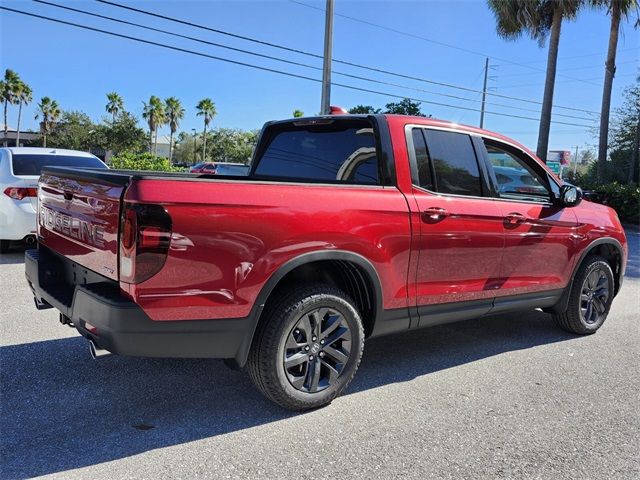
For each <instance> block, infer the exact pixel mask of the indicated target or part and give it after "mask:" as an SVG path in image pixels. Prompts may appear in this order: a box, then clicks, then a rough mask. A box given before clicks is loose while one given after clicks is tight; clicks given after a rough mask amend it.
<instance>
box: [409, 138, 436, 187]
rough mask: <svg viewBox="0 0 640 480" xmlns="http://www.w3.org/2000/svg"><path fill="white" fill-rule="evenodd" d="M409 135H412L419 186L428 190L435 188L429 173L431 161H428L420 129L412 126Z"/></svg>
mask: <svg viewBox="0 0 640 480" xmlns="http://www.w3.org/2000/svg"><path fill="white" fill-rule="evenodd" d="M411 136H412V137H413V149H414V151H415V154H416V164H417V165H416V166H417V168H418V180H419V183H420V186H421V187H423V188H426V189H428V190H435V187H434V185H433V177H432V175H431V163H430V162H429V154H428V153H427V145H426V144H425V143H424V137H423V135H422V129H420V128H414V129H413V130H412V131H411Z"/></svg>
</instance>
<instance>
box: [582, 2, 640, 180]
mask: <svg viewBox="0 0 640 480" xmlns="http://www.w3.org/2000/svg"><path fill="white" fill-rule="evenodd" d="M590 3H591V5H592V6H594V7H596V8H606V9H607V13H608V14H609V15H611V28H610V29H609V48H608V50H607V61H606V63H605V64H604V86H603V87H602V106H601V108H600V138H599V140H598V165H597V178H598V180H602V176H603V174H604V166H605V162H606V161H607V150H608V147H609V145H608V140H609V113H610V111H611V90H612V89H613V77H614V76H615V73H616V51H617V49H618V35H619V33H620V20H621V19H622V18H626V17H627V16H628V15H629V12H631V10H633V9H637V8H638V0H590Z"/></svg>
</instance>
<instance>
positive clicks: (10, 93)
mask: <svg viewBox="0 0 640 480" xmlns="http://www.w3.org/2000/svg"><path fill="white" fill-rule="evenodd" d="M19 83H20V77H19V76H18V74H17V73H16V72H14V71H13V70H10V69H8V68H7V69H6V70H5V71H4V79H3V80H0V99H2V101H3V102H4V141H3V146H5V147H6V146H7V145H8V138H7V136H8V134H9V125H7V109H8V107H9V104H10V103H13V104H15V103H16V102H17V100H16V89H17V88H18V85H19Z"/></svg>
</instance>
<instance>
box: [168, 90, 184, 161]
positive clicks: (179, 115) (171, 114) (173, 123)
mask: <svg viewBox="0 0 640 480" xmlns="http://www.w3.org/2000/svg"><path fill="white" fill-rule="evenodd" d="M164 103H165V110H166V113H167V122H168V123H169V128H170V129H171V134H170V136H169V163H172V161H173V135H174V134H175V133H176V131H177V130H178V127H179V126H180V120H182V119H183V118H184V108H182V103H180V100H178V99H177V98H176V97H169V98H167V99H166V100H165V101H164Z"/></svg>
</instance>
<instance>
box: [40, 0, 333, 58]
mask: <svg viewBox="0 0 640 480" xmlns="http://www.w3.org/2000/svg"><path fill="white" fill-rule="evenodd" d="M32 1H33V2H36V3H42V4H44V5H49V6H52V7H56V8H62V9H64V10H69V11H72V12H76V13H82V14H84V15H89V16H92V17H97V18H102V19H105V20H110V21H112V22H117V23H122V24H124V25H131V26H133V27H138V28H143V29H145V30H149V31H152V32H158V33H163V34H166V35H171V36H174V37H179V38H184V39H186V40H191V41H194V42H199V43H204V44H206V45H211V46H214V47H219V48H224V49H227V50H233V51H234V52H240V53H244V54H247V55H253V56H256V57H262V58H267V59H269V60H275V61H277V62H283V63H288V64H290V65H296V66H299V67H305V68H311V69H314V70H322V69H321V68H319V67H315V66H313V65H308V64H306V63H301V62H295V61H293V60H286V59H284V58H280V57H274V56H272V55H265V54H262V53H257V52H252V51H250V50H244V49H242V48H236V47H231V46H229V45H225V44H222V43H216V42H210V41H208V40H204V39H202V38H197V37H191V36H189V35H182V34H180V33H176V32H171V31H169V30H163V29H161V28H155V27H149V26H147V25H141V24H139V23H135V22H129V21H127V20H122V19H120V18H115V17H109V16H107V15H100V14H99V13H94V12H88V11H86V10H80V9H78V8H73V7H68V6H65V5H58V4H56V3H52V2H47V1H45V0H32Z"/></svg>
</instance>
